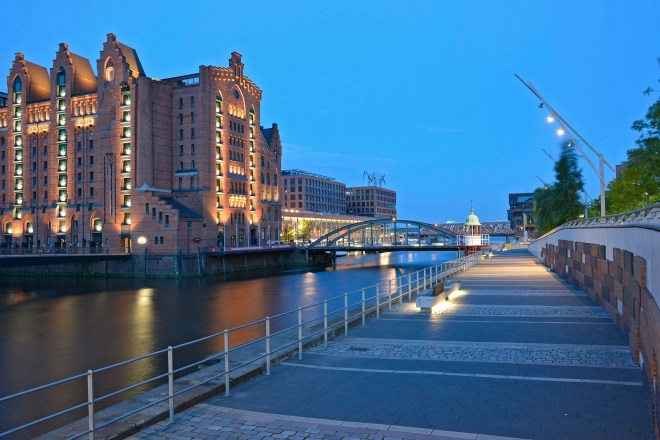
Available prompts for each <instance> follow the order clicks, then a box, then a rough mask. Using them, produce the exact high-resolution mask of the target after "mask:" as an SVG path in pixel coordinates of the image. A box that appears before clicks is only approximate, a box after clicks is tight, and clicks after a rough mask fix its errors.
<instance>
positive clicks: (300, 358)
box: [298, 307, 303, 361]
mask: <svg viewBox="0 0 660 440" xmlns="http://www.w3.org/2000/svg"><path fill="white" fill-rule="evenodd" d="M302 325H303V324H302V307H298V360H299V361H301V360H302V350H303V335H302V333H303V332H302V330H303V329H302Z"/></svg>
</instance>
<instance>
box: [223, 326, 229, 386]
mask: <svg viewBox="0 0 660 440" xmlns="http://www.w3.org/2000/svg"><path fill="white" fill-rule="evenodd" d="M224 339H225V396H228V395H229V331H228V330H227V329H225V331H224Z"/></svg>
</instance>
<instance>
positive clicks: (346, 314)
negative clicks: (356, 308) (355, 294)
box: [344, 292, 348, 335]
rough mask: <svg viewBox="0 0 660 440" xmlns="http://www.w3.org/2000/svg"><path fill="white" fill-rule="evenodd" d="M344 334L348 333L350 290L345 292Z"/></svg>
mask: <svg viewBox="0 0 660 440" xmlns="http://www.w3.org/2000/svg"><path fill="white" fill-rule="evenodd" d="M344 334H345V335H347V334H348V292H345V293H344Z"/></svg>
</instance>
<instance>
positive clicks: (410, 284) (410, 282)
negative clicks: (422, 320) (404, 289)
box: [408, 273, 412, 301]
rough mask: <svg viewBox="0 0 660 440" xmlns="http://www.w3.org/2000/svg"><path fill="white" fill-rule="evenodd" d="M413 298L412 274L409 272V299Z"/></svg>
mask: <svg viewBox="0 0 660 440" xmlns="http://www.w3.org/2000/svg"><path fill="white" fill-rule="evenodd" d="M411 299H412V274H411V273H409V274H408V301H410V300H411Z"/></svg>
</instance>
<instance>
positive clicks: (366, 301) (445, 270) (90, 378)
mask: <svg viewBox="0 0 660 440" xmlns="http://www.w3.org/2000/svg"><path fill="white" fill-rule="evenodd" d="M478 258H479V254H472V255H469V256H467V257H461V258H458V259H457V260H453V261H450V262H446V263H442V264H439V265H435V266H429V267H426V268H423V269H421V270H418V271H415V272H411V273H409V274H406V275H402V276H400V277H398V278H395V279H394V286H392V280H388V281H387V282H385V283H377V284H374V285H370V286H366V287H363V288H360V289H357V290H355V291H352V292H346V293H344V294H342V295H338V296H335V297H332V298H330V299H328V300H324V301H322V302H317V303H313V304H310V305H307V306H304V307H299V308H297V309H295V310H291V311H287V312H283V313H279V314H276V315H273V316H270V317H266V318H262V319H259V320H256V321H252V322H249V323H246V324H243V325H240V326H237V327H233V328H231V329H226V330H224V331H222V332H217V333H214V334H212V335H209V336H205V337H202V338H198V339H195V340H192V341H188V342H184V343H182V344H178V345H175V346H170V347H168V348H166V349H162V350H158V351H154V352H151V353H148V354H145V355H142V356H138V357H135V358H132V359H128V360H126V361H122V362H118V363H115V364H111V365H108V366H105V367H101V368H98V369H96V370H89V371H87V372H86V373H81V374H78V375H74V376H71V377H68V378H65V379H62V380H58V381H55V382H51V383H48V384H45V385H42V386H38V387H35V388H31V389H28V390H25V391H21V392H19V393H15V394H12V395H9V396H5V397H2V398H0V402H6V401H9V400H11V399H14V398H17V397H21V396H25V395H27V394H31V393H34V392H37V391H41V390H44V389H48V388H52V387H54V386H57V385H61V384H64V383H67V382H70V381H73V380H76V379H82V378H84V377H86V378H87V392H88V400H87V402H84V403H81V404H78V405H74V406H72V407H69V408H67V409H64V410H62V411H59V412H56V413H53V414H50V415H48V416H45V417H42V418H40V419H37V420H34V421H31V422H28V423H26V424H23V425H21V426H18V427H14V428H12V429H10V430H8V431H5V432H0V437H4V436H7V435H9V434H12V433H16V432H18V431H21V430H23V429H26V428H29V427H33V426H35V425H37V424H39V423H42V422H45V421H48V420H51V419H53V418H55V417H58V416H61V415H64V414H67V413H70V412H72V411H76V410H80V409H82V408H85V407H87V409H88V415H87V419H88V429H87V430H84V431H81V432H79V433H77V434H75V435H74V438H78V437H82V436H85V435H88V436H89V438H90V439H94V436H95V433H96V431H97V430H98V429H99V428H102V427H104V426H108V425H109V424H111V423H115V422H117V421H119V420H122V419H124V418H126V417H128V416H130V415H133V414H135V413H137V412H140V411H142V410H144V409H146V408H150V407H152V406H154V405H156V404H158V403H161V402H165V401H168V409H169V415H170V422H172V421H173V420H174V410H175V408H174V397H175V396H178V395H180V394H182V393H184V392H186V391H190V390H192V389H194V388H196V387H199V386H201V385H203V384H206V383H208V382H210V381H212V380H215V379H217V378H220V377H223V376H224V387H225V394H226V395H229V393H230V383H231V378H230V373H233V372H235V371H237V370H239V369H240V368H243V367H246V366H249V365H251V364H254V363H255V362H257V363H259V364H258V365H257V367H258V368H263V367H265V369H266V374H267V375H269V374H270V367H271V364H272V363H273V360H272V355H273V354H274V353H281V352H282V350H287V349H288V350H290V351H289V353H292V352H293V353H295V352H296V351H297V352H298V358H299V359H302V351H303V349H304V344H305V343H306V342H310V341H313V340H315V339H318V338H320V335H321V334H322V335H323V342H324V343H325V344H327V341H328V338H329V330H330V329H339V328H341V326H342V325H343V327H344V331H345V332H348V328H349V324H351V323H354V322H356V321H360V320H361V322H362V325H365V319H366V317H367V314H371V313H374V311H375V313H376V316H379V313H380V310H381V309H383V308H391V306H392V304H393V303H397V302H403V299H404V296H405V295H407V296H408V298H409V299H410V298H411V297H412V294H413V293H415V294H419V293H420V292H421V291H422V289H425V288H426V287H427V286H431V287H432V286H434V285H435V283H437V282H438V281H442V280H444V279H445V278H447V277H448V276H451V275H453V274H455V273H457V272H460V271H462V270H466V269H469V268H470V267H472V266H473V265H474V264H475V263H476V262H477V261H478ZM372 290H375V292H374V294H373V295H371V291H372ZM367 292H369V296H367ZM355 295H360V298H359V300H358V301H356V302H349V297H351V296H355ZM381 299H382V301H381ZM333 302H334V303H339V305H340V307H339V308H337V309H336V310H332V311H329V310H328V304H330V303H333ZM342 302H343V304H342ZM319 307H320V308H321V310H322V313H321V314H320V315H318V316H316V315H314V317H313V318H312V319H308V320H306V321H305V320H304V319H303V311H311V312H314V310H318V308H319ZM308 313H310V312H308ZM295 314H297V316H298V322H297V323H296V324H294V325H291V326H287V327H285V328H283V329H280V330H277V331H274V332H271V329H270V328H271V322H272V320H273V319H277V318H282V317H284V316H290V315H295ZM337 315H338V316H342V315H343V319H340V320H337V321H336V322H333V323H329V322H328V320H329V318H330V317H331V316H337ZM321 321H322V322H323V327H322V328H321V329H319V330H316V331H312V332H311V333H309V334H306V335H305V334H304V331H303V330H304V329H305V327H306V328H308V329H309V328H310V324H312V323H317V322H318V323H320V322H321ZM258 324H265V329H266V331H265V334H262V335H260V336H258V337H255V338H253V339H251V340H249V341H247V342H244V343H242V344H240V345H238V346H235V347H230V346H229V337H230V335H231V333H232V332H235V331H238V330H242V329H245V328H248V327H251V326H254V325H258ZM296 330H297V335H296V336H295V337H293V338H292V339H287V338H286V334H287V333H291V332H295V331H296ZM220 336H223V337H224V347H223V351H222V352H219V353H214V354H212V355H210V356H206V357H204V358H203V359H202V360H200V361H198V362H193V363H191V364H188V365H185V366H182V367H179V368H176V369H175V368H174V361H173V359H174V352H175V350H176V349H180V348H184V347H188V346H190V345H192V344H196V343H199V342H203V341H207V340H209V339H212V338H216V337H220ZM276 336H280V337H282V338H284V339H285V340H284V341H282V342H280V345H279V346H277V347H272V346H271V343H272V339H273V337H276ZM259 342H265V343H266V350H265V351H264V352H259V353H257V355H256V356H249V358H248V359H247V360H243V361H242V362H240V363H239V364H238V365H233V366H232V367H231V368H230V366H229V361H230V356H231V355H232V354H234V356H236V352H238V351H240V350H241V349H245V348H246V347H249V346H251V345H254V344H256V343H259ZM296 345H297V348H295V349H294V348H293V347H294V346H296ZM289 347H291V348H289ZM165 353H167V357H168V369H167V372H166V373H162V374H156V375H155V376H153V377H150V378H147V379H143V380H140V381H138V382H137V383H133V384H131V385H128V386H126V387H123V388H121V389H118V390H114V391H111V392H108V393H106V394H104V395H102V396H95V395H94V376H95V374H98V373H102V372H106V371H108V370H111V369H114V368H118V367H121V366H125V365H128V364H132V363H135V362H138V361H141V360H143V359H146V358H149V357H153V356H157V355H162V354H165ZM211 359H218V360H220V359H224V368H223V369H222V371H219V372H218V373H217V374H213V375H212V376H211V377H210V378H206V379H204V380H201V381H199V382H196V383H194V384H193V385H190V386H188V387H185V388H184V389H181V390H178V391H177V392H174V387H173V384H174V375H175V374H176V373H180V372H182V371H184V370H187V369H190V368H192V367H194V366H199V365H201V364H203V363H204V362H207V361H209V360H211ZM164 379H167V383H168V395H167V396H166V397H163V398H160V399H157V400H156V401H150V402H149V403H148V404H147V405H145V406H141V407H140V408H137V409H133V410H131V411H128V412H126V413H123V414H121V415H119V416H117V417H115V418H112V419H111V420H106V421H104V422H103V423H102V424H100V425H98V426H97V425H96V424H95V414H96V408H95V404H96V403H98V402H102V401H104V400H107V399H109V398H111V397H115V396H118V395H120V394H122V393H126V392H128V391H130V390H133V389H136V388H138V387H140V386H144V385H146V384H149V383H153V382H158V381H162V380H164Z"/></svg>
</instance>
